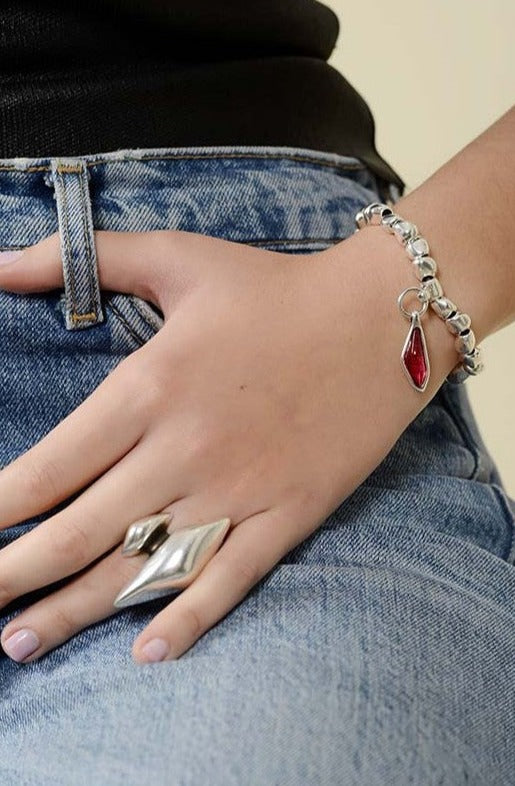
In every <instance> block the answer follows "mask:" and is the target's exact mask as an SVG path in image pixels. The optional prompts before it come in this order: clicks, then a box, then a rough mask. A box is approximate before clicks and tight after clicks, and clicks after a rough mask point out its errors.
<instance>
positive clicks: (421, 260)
mask: <svg viewBox="0 0 515 786" xmlns="http://www.w3.org/2000/svg"><path fill="white" fill-rule="evenodd" d="M412 265H413V269H414V271H415V275H416V277H417V278H418V280H419V281H422V279H423V278H424V277H425V276H434V275H435V274H436V270H437V268H436V262H435V261H434V259H433V257H415V259H414V260H413V262H412Z"/></svg>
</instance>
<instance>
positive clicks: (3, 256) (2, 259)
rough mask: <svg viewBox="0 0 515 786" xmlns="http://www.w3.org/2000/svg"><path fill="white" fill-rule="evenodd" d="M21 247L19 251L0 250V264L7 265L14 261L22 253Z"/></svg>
mask: <svg viewBox="0 0 515 786" xmlns="http://www.w3.org/2000/svg"><path fill="white" fill-rule="evenodd" d="M23 250H24V249H23V248H21V249H20V250H19V251H0V265H7V264H8V263H9V262H15V261H16V260H17V259H19V258H20V257H21V255H22V254H23Z"/></svg>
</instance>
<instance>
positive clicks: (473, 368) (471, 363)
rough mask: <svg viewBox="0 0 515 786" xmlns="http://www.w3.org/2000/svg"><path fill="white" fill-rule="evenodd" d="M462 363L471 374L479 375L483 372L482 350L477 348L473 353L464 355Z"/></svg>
mask: <svg viewBox="0 0 515 786" xmlns="http://www.w3.org/2000/svg"><path fill="white" fill-rule="evenodd" d="M462 362H463V368H464V369H465V370H466V371H468V373H469V374H474V375H475V374H479V372H480V371H482V370H483V357H482V354H481V348H480V347H475V348H474V349H473V350H472V352H469V353H467V354H466V355H464V356H463V361H462Z"/></svg>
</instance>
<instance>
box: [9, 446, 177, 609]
mask: <svg viewBox="0 0 515 786" xmlns="http://www.w3.org/2000/svg"><path fill="white" fill-rule="evenodd" d="M174 471H175V470H174V469H173V468H170V467H169V465H168V463H167V462H165V461H162V460H159V459H157V458H156V453H155V448H154V441H153V440H150V439H147V440H143V441H141V442H140V443H139V444H138V446H137V447H136V448H135V449H133V450H131V451H130V452H129V453H128V454H127V455H126V456H124V458H123V459H121V461H119V462H118V463H117V464H116V466H114V467H112V468H111V469H110V470H109V471H108V472H106V473H105V474H104V475H102V477H101V478H99V479H98V480H97V481H95V483H93V484H92V485H91V486H90V487H89V488H88V489H86V491H84V492H83V493H82V494H81V495H80V496H79V497H78V498H77V499H75V500H74V501H73V502H72V503H71V504H70V505H68V506H67V507H66V508H65V509H64V510H62V511H59V513H56V514H55V515H54V516H51V517H50V518H49V519H47V520H46V521H44V522H42V523H41V524H39V525H38V526H37V527H35V528H34V529H32V530H31V531H30V532H28V533H26V534H25V535H22V536H21V537H20V538H18V539H17V540H15V541H13V542H12V543H10V544H9V545H7V546H5V547H4V548H3V549H2V550H1V551H0V607H2V606H5V605H6V604H7V603H10V602H11V601H12V600H13V599H14V598H17V597H19V596H21V595H23V594H25V593H27V592H30V591H32V590H35V589H38V588H40V587H44V586H47V585H48V584H51V583H53V582H55V581H58V580H59V579H62V578H64V577H66V576H71V575H72V574H74V573H76V572H77V571H80V570H82V569H83V568H84V567H86V566H88V565H90V564H91V563H92V562H93V561H94V560H96V559H98V557H101V556H102V555H103V554H105V553H106V552H107V551H109V550H110V549H111V548H113V546H115V545H116V544H118V543H120V542H121V541H122V540H123V538H124V536H125V532H126V530H127V527H128V526H129V524H131V523H132V522H133V521H135V520H137V519H139V518H142V517H143V516H146V515H150V514H152V513H156V512H160V511H161V510H163V509H164V508H165V506H166V505H169V504H170V502H173V501H174V500H175V499H176V498H179V497H180V496H181V495H180V494H179V493H178V489H179V488H180V486H179V483H178V479H176V478H175V477H174Z"/></svg>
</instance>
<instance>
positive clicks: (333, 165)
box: [0, 152, 366, 173]
mask: <svg viewBox="0 0 515 786" xmlns="http://www.w3.org/2000/svg"><path fill="white" fill-rule="evenodd" d="M208 158H217V159H222V158H224V159H227V158H229V159H230V158H256V159H271V160H277V159H281V158H283V159H285V160H287V161H300V162H303V163H308V164H317V165H318V166H325V167H328V168H330V169H341V170H344V171H362V170H365V169H366V166H365V165H364V164H354V163H353V164H351V163H348V164H346V163H343V162H342V163H337V162H334V161H323V160H322V159H319V158H317V157H316V156H297V155H288V154H287V153H276V154H272V153H216V152H214V153H191V154H186V153H178V154H177V155H174V154H170V155H167V154H163V155H147V156H146V155H141V156H135V155H134V156H126V157H124V158H103V159H98V160H96V161H84V165H85V166H86V167H93V166H99V165H104V164H112V163H114V164H117V163H120V162H121V163H126V162H129V161H161V160H167V159H177V160H178V161H179V160H182V159H187V160H190V159H208ZM47 170H48V166H46V165H44V164H42V165H34V166H28V167H26V168H25V169H23V170H21V169H20V168H19V167H18V166H15V165H5V164H2V165H0V171H7V172H12V171H19V172H20V173H24V172H46V171H47Z"/></svg>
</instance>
